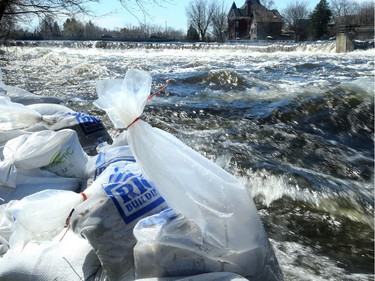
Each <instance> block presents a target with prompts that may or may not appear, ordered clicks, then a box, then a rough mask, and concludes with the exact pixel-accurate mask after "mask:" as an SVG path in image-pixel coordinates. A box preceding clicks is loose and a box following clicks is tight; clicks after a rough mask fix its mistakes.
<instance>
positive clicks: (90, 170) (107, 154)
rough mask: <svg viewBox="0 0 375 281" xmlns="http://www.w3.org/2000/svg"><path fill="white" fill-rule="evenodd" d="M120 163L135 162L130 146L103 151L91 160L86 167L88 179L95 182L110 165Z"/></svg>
mask: <svg viewBox="0 0 375 281" xmlns="http://www.w3.org/2000/svg"><path fill="white" fill-rule="evenodd" d="M120 161H128V162H135V159H134V156H133V155H132V153H131V150H130V147H129V146H127V145H124V146H115V147H113V148H112V147H111V148H107V149H105V150H101V151H100V152H99V154H98V155H96V156H93V157H90V158H89V160H88V162H87V165H86V178H93V179H94V180H95V179H96V178H97V177H98V176H99V175H100V174H101V173H102V172H103V171H104V170H105V169H106V168H107V167H108V166H109V165H111V164H112V163H116V162H120Z"/></svg>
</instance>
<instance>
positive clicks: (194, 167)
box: [94, 70, 271, 276]
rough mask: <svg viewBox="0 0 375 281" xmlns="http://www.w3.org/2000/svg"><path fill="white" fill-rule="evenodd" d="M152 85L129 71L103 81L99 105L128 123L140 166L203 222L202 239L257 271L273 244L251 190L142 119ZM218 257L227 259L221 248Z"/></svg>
mask: <svg viewBox="0 0 375 281" xmlns="http://www.w3.org/2000/svg"><path fill="white" fill-rule="evenodd" d="M150 86H151V76H150V74H149V73H147V72H144V71H140V70H129V71H128V72H127V73H126V76H125V79H124V81H123V82H122V83H119V82H118V81H117V80H115V81H113V84H112V83H111V81H107V82H105V83H100V84H99V85H98V87H97V91H98V96H99V98H98V100H97V101H95V103H94V104H95V105H96V106H98V107H99V108H102V109H104V110H106V111H107V114H108V115H109V117H110V119H111V121H112V122H113V124H114V125H115V127H117V128H124V127H125V128H127V127H128V142H129V145H130V148H131V150H132V153H133V155H134V157H135V159H136V161H137V163H138V165H139V166H140V168H141V170H142V172H143V173H144V175H145V176H146V177H147V178H149V179H150V180H151V181H152V182H154V183H155V185H156V186H157V188H158V190H159V192H160V194H161V195H162V196H163V198H164V199H165V200H166V202H167V204H168V206H169V207H171V208H173V209H174V210H175V211H177V212H178V213H181V214H182V215H184V216H185V217H186V218H187V219H189V220H191V221H193V222H194V223H195V224H196V225H198V227H199V228H200V229H201V233H202V237H201V239H203V240H206V241H208V242H209V243H210V244H211V245H213V246H214V247H216V248H222V249H224V250H225V252H227V256H226V260H227V261H230V262H232V263H233V264H237V265H238V266H240V267H241V268H242V267H244V268H245V269H246V272H243V274H244V275H246V276H254V275H256V274H257V272H259V271H260V270H262V268H263V267H264V266H265V264H264V260H265V259H264V258H265V257H266V255H267V253H268V251H270V250H271V248H270V247H269V243H268V238H267V236H266V233H265V231H264V228H263V225H262V223H261V221H260V218H259V216H258V213H257V210H256V207H255V204H254V202H253V200H252V198H251V196H250V195H249V192H248V191H247V190H246V188H245V187H244V186H243V184H242V183H241V182H239V181H238V180H237V179H236V178H235V177H234V176H232V175H231V174H229V173H228V172H226V171H224V170H223V169H222V168H220V167H219V166H217V165H216V164H214V163H213V162H212V161H210V160H208V159H207V158H205V157H203V156H202V155H201V154H199V153H198V152H196V151H194V150H193V149H192V148H190V147H188V146H186V145H185V144H184V143H182V142H181V141H180V140H178V139H177V138H176V137H174V136H173V135H171V134H169V133H167V132H165V131H162V130H160V129H157V128H153V127H151V126H150V125H149V124H148V123H146V122H144V121H142V120H138V118H139V117H140V116H141V115H142V112H143V109H144V106H145V103H146V101H147V98H148V96H149V94H150ZM137 120H138V121H137ZM135 121H136V122H135ZM129 126H130V127H129ZM254 249H258V251H256V252H257V257H256V261H257V262H256V263H252V264H251V262H253V261H254V256H253V255H252V253H253V252H254ZM244 253H248V255H245V254H244ZM212 258H213V259H217V260H220V259H222V257H221V256H216V255H215V253H212Z"/></svg>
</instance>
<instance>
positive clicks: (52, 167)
mask: <svg viewBox="0 0 375 281" xmlns="http://www.w3.org/2000/svg"><path fill="white" fill-rule="evenodd" d="M3 156H4V159H3V160H2V161H1V162H0V185H4V186H10V187H15V186H16V179H17V171H18V170H19V169H24V170H28V169H35V168H44V169H46V170H48V171H50V172H53V173H54V174H56V175H59V176H64V177H74V178H79V179H83V178H84V175H85V169H86V163H87V160H88V157H87V154H86V153H85V152H84V151H83V149H82V147H81V145H80V143H79V140H78V137H77V133H76V132H75V131H73V130H69V129H66V130H61V131H58V132H54V131H50V130H44V131H41V132H36V133H32V134H30V135H22V136H19V137H17V138H14V139H11V140H9V141H8V142H7V143H6V144H5V147H4V150H3Z"/></svg>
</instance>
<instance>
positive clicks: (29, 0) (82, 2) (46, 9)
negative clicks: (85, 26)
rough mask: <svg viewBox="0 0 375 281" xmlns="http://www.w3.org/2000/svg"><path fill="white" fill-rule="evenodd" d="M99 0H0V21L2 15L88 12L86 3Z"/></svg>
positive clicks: (22, 16) (40, 15)
mask: <svg viewBox="0 0 375 281" xmlns="http://www.w3.org/2000/svg"><path fill="white" fill-rule="evenodd" d="M99 1H100V0H69V1H66V0H1V1H0V22H1V21H2V18H3V17H4V16H8V17H12V18H13V19H17V20H19V19H22V18H24V17H27V16H30V15H32V16H38V17H40V18H42V17H47V16H48V17H54V16H57V15H72V14H77V13H89V9H88V8H87V6H86V4H88V3H90V2H99Z"/></svg>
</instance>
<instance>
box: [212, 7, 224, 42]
mask: <svg viewBox="0 0 375 281" xmlns="http://www.w3.org/2000/svg"><path fill="white" fill-rule="evenodd" d="M227 13H228V9H227V8H226V7H225V5H224V2H221V4H220V3H217V4H216V5H214V12H213V15H212V29H213V33H214V36H215V38H216V40H219V41H220V42H224V41H225V32H226V30H227V28H228V16H227Z"/></svg>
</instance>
